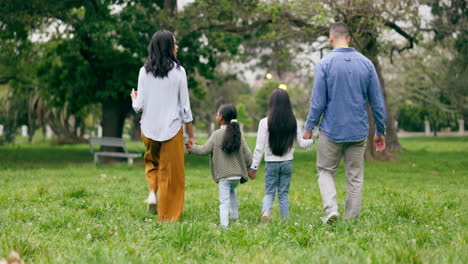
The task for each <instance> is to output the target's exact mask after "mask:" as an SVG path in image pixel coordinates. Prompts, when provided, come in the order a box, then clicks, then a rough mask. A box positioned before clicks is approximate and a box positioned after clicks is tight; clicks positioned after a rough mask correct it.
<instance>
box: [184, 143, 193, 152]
mask: <svg viewBox="0 0 468 264" xmlns="http://www.w3.org/2000/svg"><path fill="white" fill-rule="evenodd" d="M185 149H186V150H187V152H188V153H192V146H191V145H188V144H185Z"/></svg>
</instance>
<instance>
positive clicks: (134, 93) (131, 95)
mask: <svg viewBox="0 0 468 264" xmlns="http://www.w3.org/2000/svg"><path fill="white" fill-rule="evenodd" d="M137 94H138V92H137V91H135V89H134V88H132V92H131V93H130V97H132V101H135V100H136V98H137Z"/></svg>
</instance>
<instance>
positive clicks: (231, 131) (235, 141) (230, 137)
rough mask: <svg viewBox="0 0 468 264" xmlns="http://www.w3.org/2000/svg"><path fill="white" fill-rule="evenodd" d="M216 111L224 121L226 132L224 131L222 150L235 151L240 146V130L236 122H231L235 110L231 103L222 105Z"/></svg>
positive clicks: (234, 117) (235, 114)
mask: <svg viewBox="0 0 468 264" xmlns="http://www.w3.org/2000/svg"><path fill="white" fill-rule="evenodd" d="M218 113H219V114H220V115H221V117H222V118H223V120H224V122H226V125H227V127H226V132H225V133H224V138H223V146H222V150H223V151H224V152H226V153H228V154H230V153H233V152H236V151H238V150H239V149H240V146H241V136H242V135H241V131H240V126H239V124H238V123H237V122H231V121H232V120H233V119H236V118H237V110H236V107H235V106H234V105H233V104H225V105H222V106H221V107H220V108H219V110H218Z"/></svg>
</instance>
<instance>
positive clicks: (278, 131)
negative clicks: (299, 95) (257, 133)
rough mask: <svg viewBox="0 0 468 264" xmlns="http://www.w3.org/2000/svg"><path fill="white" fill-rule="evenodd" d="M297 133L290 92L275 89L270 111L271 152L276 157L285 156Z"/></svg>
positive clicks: (272, 94)
mask: <svg viewBox="0 0 468 264" xmlns="http://www.w3.org/2000/svg"><path fill="white" fill-rule="evenodd" d="M296 133H297V121H296V117H295V116H294V113H293V111H292V107H291V101H290V100H289V95H288V92H286V91H285V90H283V89H275V90H274V91H273V92H272V93H271V96H270V106H269V110H268V134H269V136H268V143H270V148H271V152H272V153H273V154H274V155H276V156H283V155H284V154H285V153H286V152H288V151H289V150H290V149H291V148H292V146H293V144H294V139H295V138H296Z"/></svg>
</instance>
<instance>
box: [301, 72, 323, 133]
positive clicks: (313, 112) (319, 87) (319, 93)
mask: <svg viewBox="0 0 468 264" xmlns="http://www.w3.org/2000/svg"><path fill="white" fill-rule="evenodd" d="M325 80H326V76H325V71H324V69H323V65H322V64H321V63H318V64H317V66H316V67H315V73H314V87H313V89H312V97H311V99H310V110H309V115H308V116H307V121H306V123H305V130H307V131H311V130H312V129H313V128H314V127H315V126H316V125H318V122H319V121H320V116H322V114H323V111H324V110H325V106H326V102H327V86H326V81H325Z"/></svg>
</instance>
